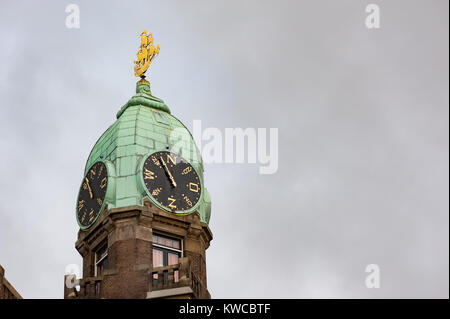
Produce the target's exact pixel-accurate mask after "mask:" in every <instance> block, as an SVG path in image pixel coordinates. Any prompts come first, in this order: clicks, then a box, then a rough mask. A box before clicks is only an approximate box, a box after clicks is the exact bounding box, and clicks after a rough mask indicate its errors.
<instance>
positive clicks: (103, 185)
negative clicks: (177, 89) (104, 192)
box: [100, 177, 108, 189]
mask: <svg viewBox="0 0 450 319" xmlns="http://www.w3.org/2000/svg"><path fill="white" fill-rule="evenodd" d="M107 183H108V179H107V178H106V177H104V178H103V179H102V181H101V183H100V188H101V189H103V188H105V187H106V184H107Z"/></svg>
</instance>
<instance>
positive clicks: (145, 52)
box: [134, 30, 160, 79]
mask: <svg viewBox="0 0 450 319" xmlns="http://www.w3.org/2000/svg"><path fill="white" fill-rule="evenodd" d="M140 37H141V46H140V47H139V51H138V53H137V54H136V55H137V60H136V61H134V75H135V76H137V77H141V78H142V79H143V78H145V71H147V69H148V68H149V66H150V63H152V61H153V59H154V58H155V56H157V55H158V53H159V49H160V47H159V44H158V45H157V46H156V47H155V45H154V44H153V33H149V34H147V31H146V30H142V33H141V35H140Z"/></svg>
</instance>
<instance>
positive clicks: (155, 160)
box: [152, 156, 161, 167]
mask: <svg viewBox="0 0 450 319" xmlns="http://www.w3.org/2000/svg"><path fill="white" fill-rule="evenodd" d="M152 161H153V164H155V165H156V166H159V167H161V163H160V162H159V160H158V159H157V158H156V157H155V156H152Z"/></svg>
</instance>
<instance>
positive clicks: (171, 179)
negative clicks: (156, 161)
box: [159, 156, 177, 187]
mask: <svg viewBox="0 0 450 319" xmlns="http://www.w3.org/2000/svg"><path fill="white" fill-rule="evenodd" d="M159 158H160V159H161V162H162V163H163V166H164V169H165V170H166V172H167V175H169V178H170V181H171V182H172V185H173V187H177V183H176V182H175V179H174V178H173V176H172V174H171V173H170V171H169V168H168V167H167V165H166V163H165V162H164V160H163V159H162V157H161V156H160V157H159Z"/></svg>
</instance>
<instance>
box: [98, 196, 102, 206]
mask: <svg viewBox="0 0 450 319" xmlns="http://www.w3.org/2000/svg"><path fill="white" fill-rule="evenodd" d="M97 203H98V204H99V205H100V206H102V205H103V200H102V199H101V198H97Z"/></svg>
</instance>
